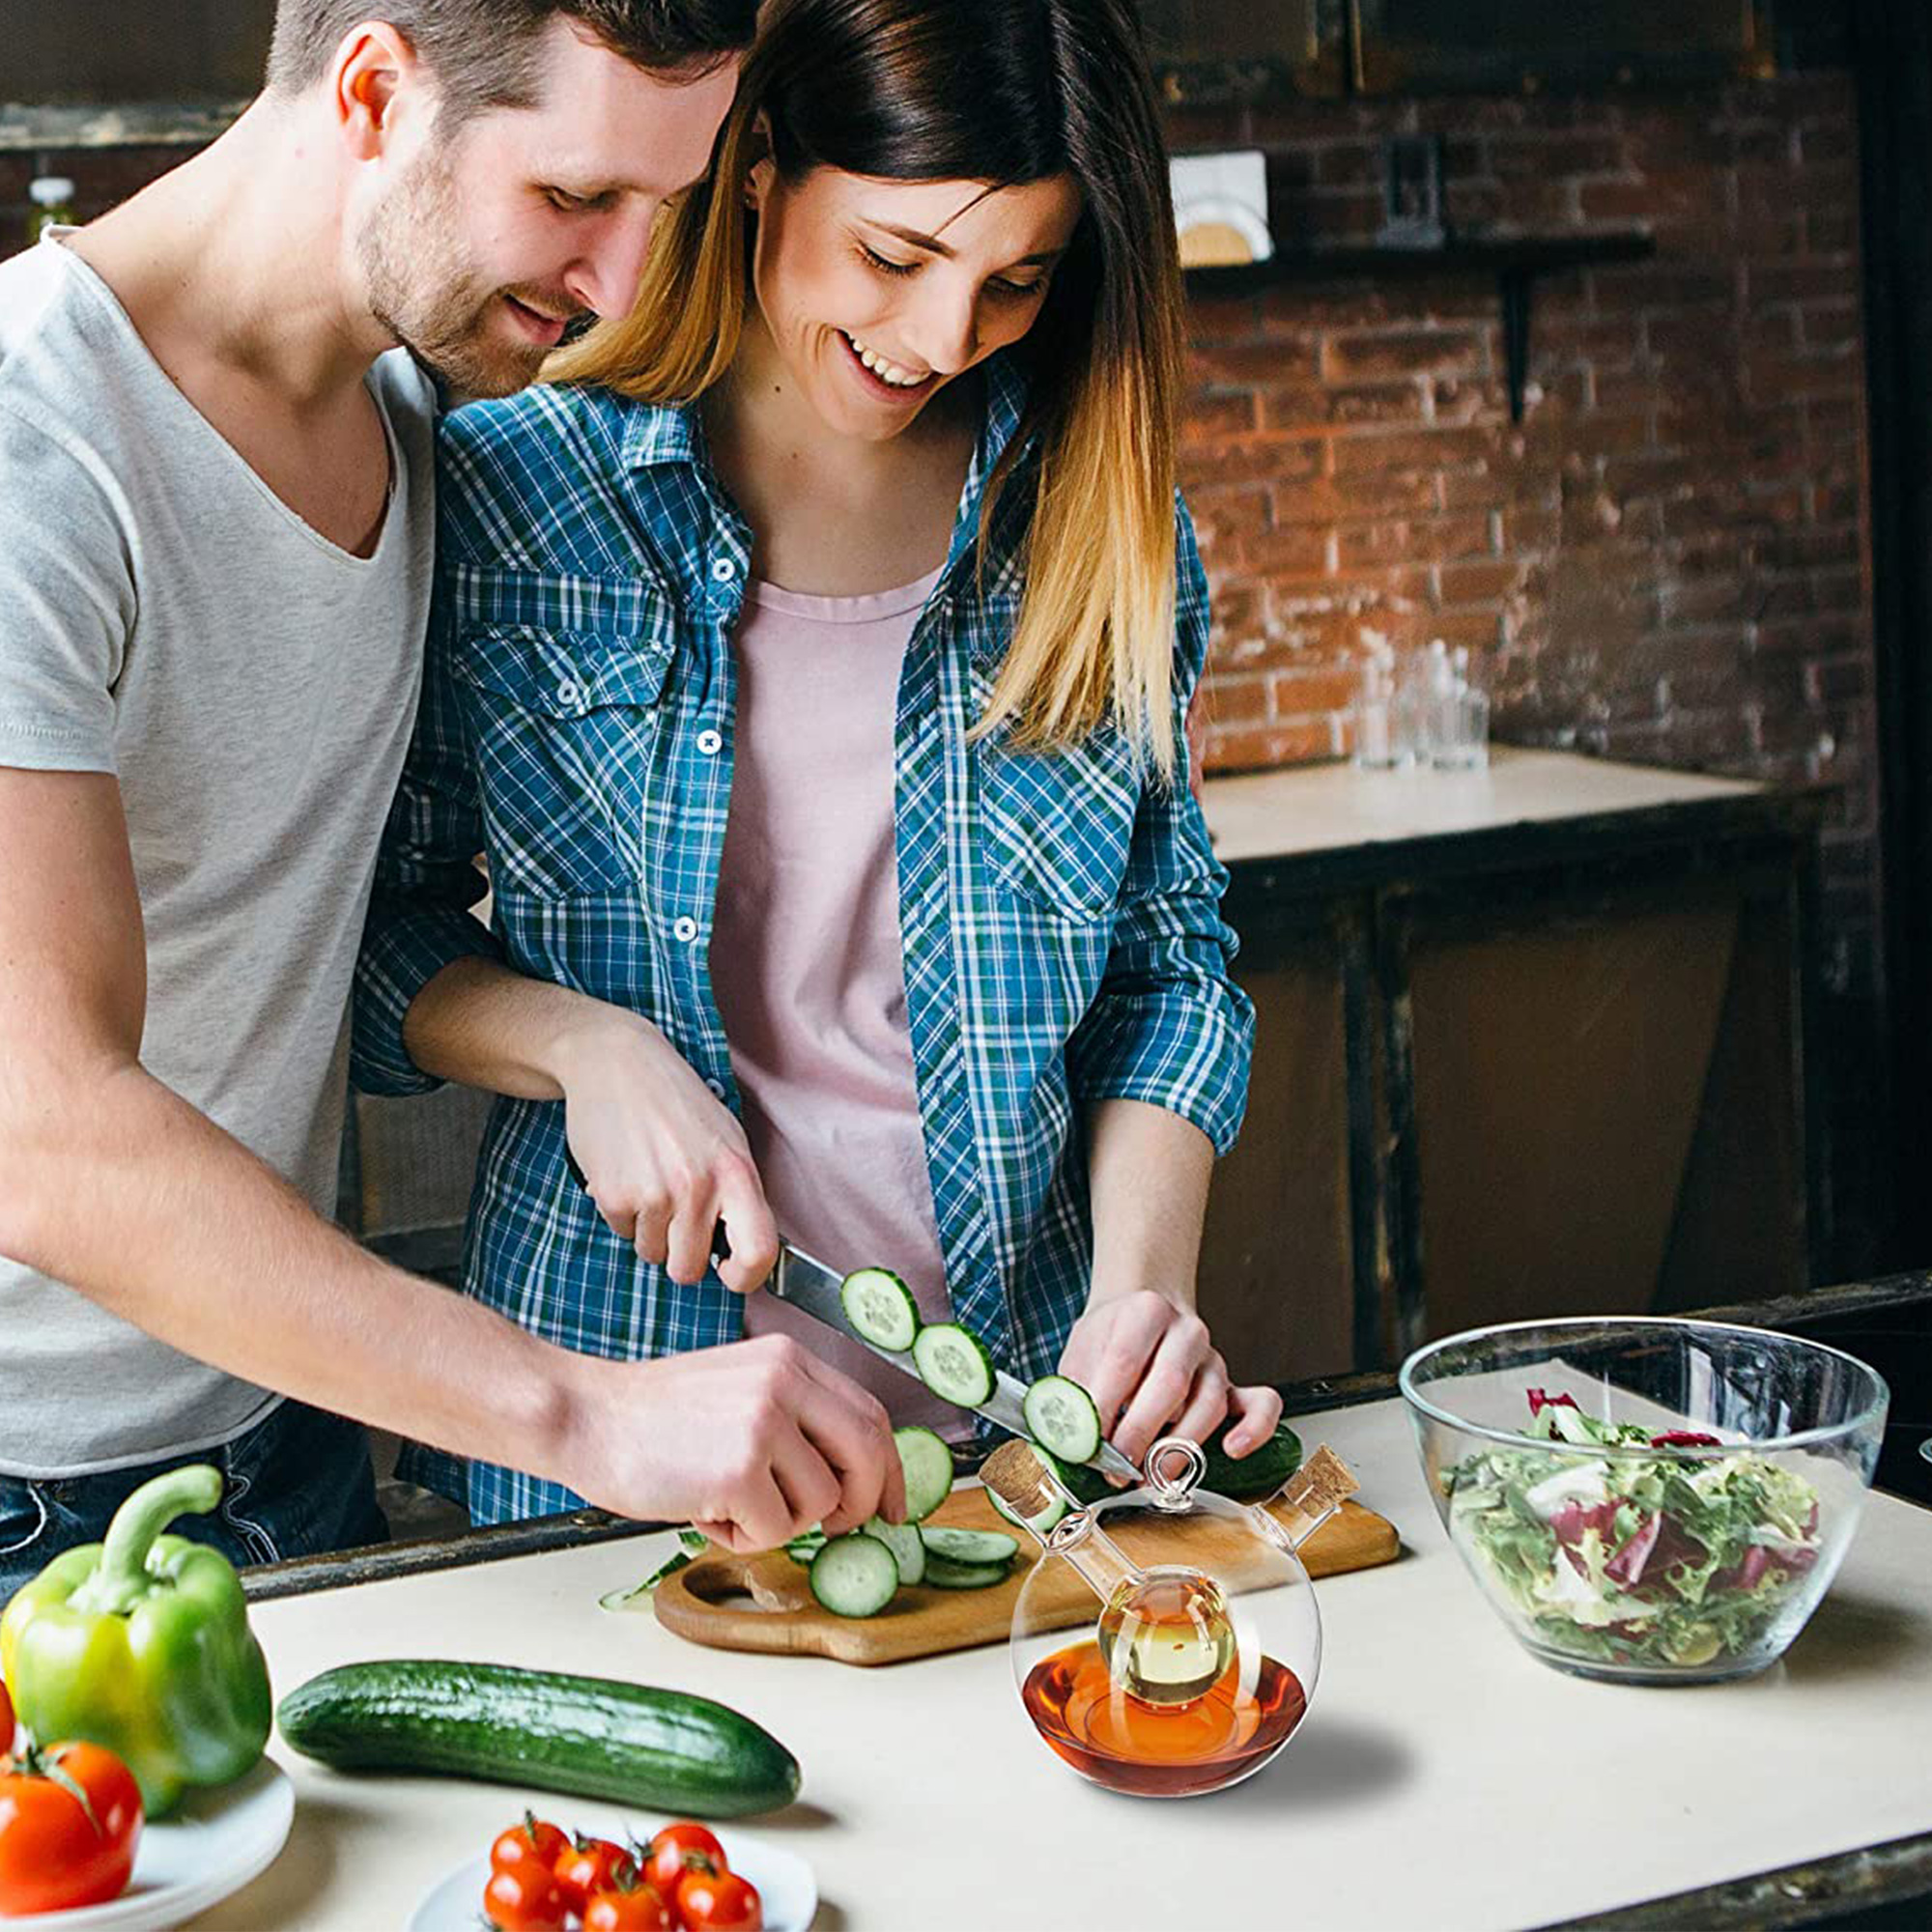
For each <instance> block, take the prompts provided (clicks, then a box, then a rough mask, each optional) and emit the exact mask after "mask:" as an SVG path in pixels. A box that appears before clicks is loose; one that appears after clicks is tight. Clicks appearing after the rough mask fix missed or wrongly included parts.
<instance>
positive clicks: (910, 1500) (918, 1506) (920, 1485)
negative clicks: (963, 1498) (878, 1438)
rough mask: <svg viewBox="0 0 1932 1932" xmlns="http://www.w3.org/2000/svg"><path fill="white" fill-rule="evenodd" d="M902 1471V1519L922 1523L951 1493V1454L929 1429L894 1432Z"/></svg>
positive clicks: (898, 1430)
mask: <svg viewBox="0 0 1932 1932" xmlns="http://www.w3.org/2000/svg"><path fill="white" fill-rule="evenodd" d="M893 1440H894V1442H895V1443H896V1444H897V1445H898V1452H899V1466H900V1468H902V1469H903V1470H904V1471H905V1492H906V1520H907V1521H908V1522H923V1521H924V1520H925V1519H926V1518H927V1517H929V1516H930V1515H931V1514H932V1513H933V1511H934V1510H936V1509H937V1508H938V1507H939V1506H940V1504H941V1503H943V1502H944V1501H945V1500H946V1498H947V1497H948V1496H950V1495H951V1494H952V1450H951V1449H949V1448H948V1447H947V1446H946V1444H945V1443H943V1442H942V1441H941V1440H940V1439H939V1437H938V1436H936V1435H934V1434H933V1433H932V1431H931V1430H929V1429H918V1428H914V1429H895V1430H894V1431H893Z"/></svg>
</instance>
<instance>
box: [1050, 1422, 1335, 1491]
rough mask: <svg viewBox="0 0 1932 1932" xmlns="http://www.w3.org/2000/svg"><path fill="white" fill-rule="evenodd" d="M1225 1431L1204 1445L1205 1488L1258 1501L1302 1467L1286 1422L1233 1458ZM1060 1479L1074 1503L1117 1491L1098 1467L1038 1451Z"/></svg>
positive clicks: (1297, 1443)
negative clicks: (1257, 1445)
mask: <svg viewBox="0 0 1932 1932" xmlns="http://www.w3.org/2000/svg"><path fill="white" fill-rule="evenodd" d="M1226 1434H1227V1428H1226V1425H1225V1424H1224V1425H1223V1426H1222V1427H1221V1428H1220V1429H1217V1430H1216V1431H1215V1432H1214V1435H1213V1437H1212V1439H1211V1440H1209V1442H1208V1445H1207V1449H1206V1454H1207V1457H1208V1468H1207V1472H1206V1474H1204V1475H1203V1476H1202V1478H1201V1487H1202V1488H1203V1489H1204V1490H1212V1491H1213V1492H1215V1493H1216V1494H1217V1495H1223V1496H1231V1497H1233V1498H1234V1500H1235V1501H1236V1502H1238V1503H1245V1502H1261V1501H1263V1500H1264V1499H1265V1498H1266V1497H1268V1496H1271V1495H1273V1494H1274V1492H1276V1491H1277V1490H1278V1489H1280V1488H1281V1486H1282V1485H1283V1484H1284V1483H1285V1482H1287V1481H1288V1479H1289V1478H1290V1477H1291V1476H1292V1475H1293V1474H1294V1472H1295V1470H1297V1469H1298V1468H1300V1467H1301V1437H1300V1436H1298V1435H1296V1434H1295V1433H1294V1431H1293V1430H1292V1429H1291V1428H1290V1427H1289V1426H1288V1424H1287V1423H1285V1422H1282V1423H1277V1424H1276V1425H1275V1432H1274V1434H1273V1435H1272V1436H1270V1437H1269V1438H1268V1440H1267V1441H1265V1442H1264V1443H1263V1444H1262V1446H1261V1447H1260V1448H1259V1449H1254V1450H1251V1451H1249V1453H1248V1454H1247V1455H1245V1456H1243V1457H1241V1458H1240V1459H1239V1460H1238V1461H1236V1459H1235V1458H1234V1457H1232V1456H1230V1455H1228V1453H1227V1452H1226V1451H1225V1450H1224V1449H1223V1448H1222V1447H1221V1439H1222V1437H1223V1436H1224V1435H1226ZM1037 1453H1039V1454H1040V1456H1041V1460H1042V1461H1043V1462H1045V1463H1047V1464H1048V1466H1049V1467H1050V1468H1051V1469H1052V1470H1053V1472H1054V1474H1055V1475H1057V1476H1058V1477H1059V1478H1060V1481H1061V1486H1062V1487H1063V1488H1064V1489H1065V1491H1066V1492H1068V1494H1070V1495H1071V1496H1072V1497H1073V1499H1074V1501H1075V1502H1078V1503H1082V1504H1090V1503H1097V1502H1104V1501H1105V1500H1106V1499H1107V1498H1108V1497H1109V1496H1111V1495H1114V1494H1116V1493H1117V1492H1116V1491H1115V1490H1114V1489H1113V1488H1112V1487H1111V1485H1110V1484H1109V1483H1108V1481H1107V1479H1106V1477H1104V1476H1103V1475H1101V1473H1100V1472H1099V1470H1097V1469H1090V1468H1089V1467H1088V1466H1087V1465H1086V1464H1085V1463H1063V1462H1060V1461H1059V1460H1057V1459H1056V1458H1052V1457H1048V1456H1046V1455H1045V1454H1044V1452H1043V1451H1040V1452H1037Z"/></svg>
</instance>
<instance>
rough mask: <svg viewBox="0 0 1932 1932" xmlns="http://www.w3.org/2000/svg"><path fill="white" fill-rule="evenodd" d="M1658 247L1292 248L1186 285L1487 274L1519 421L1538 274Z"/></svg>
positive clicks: (1204, 273)
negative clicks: (1500, 316) (1499, 312)
mask: <svg viewBox="0 0 1932 1932" xmlns="http://www.w3.org/2000/svg"><path fill="white" fill-rule="evenodd" d="M1656 253H1657V241H1656V239H1655V237H1653V236H1650V235H1646V234H1641V233H1637V232H1634V231H1630V232H1619V233H1614V234H1603V235H1550V236H1508V237H1504V236H1497V237H1493V238H1480V237H1470V238H1467V239H1465V240H1459V241H1445V242H1443V243H1441V244H1440V245H1439V246H1434V247H1409V246H1390V247H1377V246H1374V245H1370V246H1360V247H1349V248H1291V249H1284V250H1282V251H1280V252H1279V253H1277V254H1276V255H1274V256H1273V257H1271V258H1270V259H1269V260H1268V261H1265V262H1254V263H1243V264H1241V265H1240V266H1239V267H1236V268H1227V269H1189V270H1187V287H1188V289H1189V291H1190V292H1191V293H1193V294H1196V295H1203V296H1220V297H1241V296H1252V295H1259V294H1261V293H1262V292H1263V291H1264V290H1265V289H1273V288H1283V287H1287V286H1289V285H1291V284H1296V283H1301V284H1306V283H1311V282H1346V281H1356V280H1364V281H1374V280H1392V279H1394V278H1395V277H1398V276H1401V277H1403V278H1405V279H1409V278H1414V277H1418V276H1424V275H1445V276H1447V275H1485V276H1487V275H1493V276H1494V277H1495V279H1496V288H1497V293H1498V295H1499V296H1500V298H1501V301H1502V310H1503V348H1504V354H1505V356H1506V358H1507V361H1508V365H1509V397H1510V420H1511V421H1512V422H1520V421H1521V420H1522V410H1523V390H1524V388H1525V386H1526V384H1528V381H1529V332H1530V318H1531V314H1532V295H1531V292H1532V290H1533V289H1534V287H1535V284H1536V279H1537V277H1538V276H1539V275H1560V274H1566V273H1569V272H1571V271H1573V270H1577V269H1588V268H1597V267H1602V266H1604V265H1606V264H1614V263H1618V262H1643V261H1648V260H1649V259H1650V258H1651V257H1652V256H1653V255H1655V254H1656Z"/></svg>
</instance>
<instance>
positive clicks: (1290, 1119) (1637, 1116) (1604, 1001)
mask: <svg viewBox="0 0 1932 1932" xmlns="http://www.w3.org/2000/svg"><path fill="white" fill-rule="evenodd" d="M1241 787H1247V788H1248V790H1247V791H1246V793H1245V794H1244V793H1243V792H1242V790H1241ZM1209 811H1210V818H1212V819H1214V820H1215V821H1217V832H1218V833H1219V834H1221V835H1222V837H1221V838H1220V842H1221V844H1222V846H1223V848H1224V857H1225V858H1226V859H1227V861H1228V863H1229V865H1230V868H1231V872H1232V875H1233V886H1232V889H1231V893H1230V898H1229V917H1230V919H1231V920H1232V921H1233V923H1235V924H1236V927H1237V929H1239V930H1240V932H1241V934H1242V938H1243V952H1242V957H1241V961H1240V963H1239V965H1238V967H1237V973H1238V975H1239V977H1240V979H1241V980H1242V983H1243V984H1244V985H1245V986H1246V987H1247V988H1248V990H1249V992H1250V994H1251V995H1252V997H1253V998H1254V1000H1255V1003H1256V1008H1257V1012H1258V1045H1257V1054H1256V1063H1255V1075H1254V1083H1253V1093H1252V1098H1251V1100H1250V1108H1249V1117H1248V1124H1247V1128H1246V1130H1245V1131H1244V1133H1243V1136H1242V1139H1241V1143H1240V1145H1239V1146H1238V1147H1237V1148H1236V1151H1235V1152H1234V1153H1233V1154H1232V1155H1231V1156H1230V1157H1229V1159H1228V1160H1227V1161H1226V1162H1224V1163H1223V1164H1222V1167H1221V1169H1220V1171H1219V1172H1218V1174H1217V1176H1216V1179H1215V1186H1214V1195H1213V1199H1212V1201H1211V1203H1210V1206H1209V1210H1208V1235H1207V1239H1206V1241H1205V1243H1204V1247H1203V1261H1202V1276H1201V1283H1202V1286H1201V1300H1202V1308H1203V1311H1204V1313H1205V1314H1207V1316H1208V1320H1209V1322H1210V1325H1212V1326H1213V1328H1214V1330H1215V1332H1216V1334H1217V1336H1218V1337H1220V1338H1221V1339H1222V1341H1223V1346H1224V1349H1225V1350H1226V1351H1227V1352H1228V1353H1229V1355H1230V1358H1231V1360H1232V1361H1233V1362H1234V1363H1235V1365H1236V1368H1237V1369H1238V1371H1239V1372H1240V1373H1241V1374H1242V1375H1243V1376H1244V1377H1249V1378H1264V1379H1268V1380H1285V1379H1293V1378H1306V1377H1309V1376H1319V1375H1335V1374H1342V1373H1346V1372H1348V1371H1350V1370H1358V1369H1371V1368H1375V1367H1378V1366H1382V1365H1385V1364H1387V1363H1390V1362H1393V1361H1395V1360H1398V1359H1400V1357H1401V1355H1402V1354H1404V1353H1406V1351H1407V1350H1409V1349H1410V1348H1413V1347H1414V1346H1415V1345H1416V1344H1418V1343H1419V1342H1421V1341H1423V1340H1425V1339H1427V1338H1428V1337H1430V1336H1433V1335H1440V1334H1446V1333H1450V1332H1453V1331H1455V1330H1456V1329H1459V1328H1463V1327H1471V1326H1477V1325H1480V1324H1483V1323H1487V1322H1492V1321H1516V1320H1527V1319H1531V1318H1534V1317H1539V1316H1547V1315H1561V1314H1573V1313H1612V1312H1621V1313H1643V1312H1649V1311H1658V1312H1663V1311H1669V1310H1679V1309H1684V1308H1690V1307H1699V1306H1709V1305H1711V1304H1713V1303H1717V1302H1737V1301H1747V1300H1762V1299H1765V1298H1767V1297H1770V1296H1774V1295H1778V1294H1788V1293H1797V1292H1799V1291H1802V1290H1803V1289H1804V1288H1805V1287H1807V1286H1808V1285H1809V1283H1810V1281H1811V1278H1812V1268H1811V1261H1810V1253H1811V1242H1812V1238H1813V1234H1814V1215H1813V1211H1812V1208H1811V1201H1812V1195H1813V1177H1812V1173H1811V1163H1810V1162H1809V1161H1808V1159H1807V1151H1808V1145H1809V1137H1808V1136H1807V1132H1806V1100H1805V1090H1804V1077H1803V1061H1802V1042H1803V1037H1804V1024H1803V1023H1804V974H1803V972H1802V970H1801V965H1802V961H1803V958H1804V930H1805V905H1806V901H1807V895H1808V890H1809V887H1808V880H1809V869H1810V861H1809V854H1810V850H1811V821H1812V816H1813V812H1812V808H1811V804H1810V802H1809V801H1807V800H1804V799H1793V798H1788V797H1779V796H1775V795H1773V794H1770V793H1767V792H1763V791H1759V790H1757V789H1755V788H1753V787H1750V786H1746V785H1737V784H1730V783H1726V782H1725V781H1708V780H1700V779H1695V778H1686V777H1683V776H1682V775H1678V774H1671V773H1653V772H1646V771H1641V770H1637V769H1635V768H1630V767H1618V766H1606V765H1603V764H1600V763H1597V762H1595V761H1592V760H1587V759H1582V758H1577V757H1573V756H1568V755H1563V754H1556V753H1509V752H1505V753H1500V754H1499V756H1498V760H1497V764H1496V766H1495V768H1494V769H1493V770H1492V772H1491V773H1490V774H1488V775H1484V776H1482V777H1481V778H1478V779H1467V780H1465V779H1462V778H1457V779H1441V778H1435V777H1415V778H1404V777H1376V776H1369V775H1364V774H1357V773H1353V772H1349V771H1345V770H1337V769H1330V770H1325V771H1318V772H1305V773H1284V774H1279V775H1275V776H1273V777H1270V778H1267V779H1257V780H1251V781H1234V782H1233V783H1232V784H1223V785H1220V786H1216V787H1210V795H1209Z"/></svg>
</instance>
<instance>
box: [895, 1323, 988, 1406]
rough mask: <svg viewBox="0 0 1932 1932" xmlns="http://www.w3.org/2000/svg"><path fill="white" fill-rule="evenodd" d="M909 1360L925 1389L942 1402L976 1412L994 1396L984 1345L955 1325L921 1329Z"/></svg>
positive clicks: (968, 1329) (966, 1330) (967, 1330)
mask: <svg viewBox="0 0 1932 1932" xmlns="http://www.w3.org/2000/svg"><path fill="white" fill-rule="evenodd" d="M912 1358H913V1361H914V1363H915V1364H916V1365H917V1367H918V1369H919V1372H920V1374H921V1375H922V1376H923V1377H924V1378H925V1385H926V1387H927V1388H929V1389H930V1390H931V1391H932V1392H933V1394H934V1395H936V1396H937V1397H938V1398H939V1399H940V1401H942V1402H956V1403H957V1404H958V1405H959V1406H960V1407H961V1408H978V1407H979V1406H980V1404H981V1403H982V1402H985V1401H986V1400H987V1399H988V1398H989V1397H990V1396H991V1395H992V1393H993V1358H992V1356H990V1355H989V1354H987V1352H986V1345H985V1344H984V1343H983V1342H982V1341H980V1338H979V1336H977V1335H976V1334H974V1332H973V1331H972V1329H970V1328H962V1327H961V1326H960V1325H959V1323H958V1322H956V1321H935V1322H933V1323H932V1325H931V1326H930V1327H927V1328H922V1329H921V1330H920V1331H919V1337H918V1339H917V1340H916V1341H915V1342H914V1343H913V1345H912Z"/></svg>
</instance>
